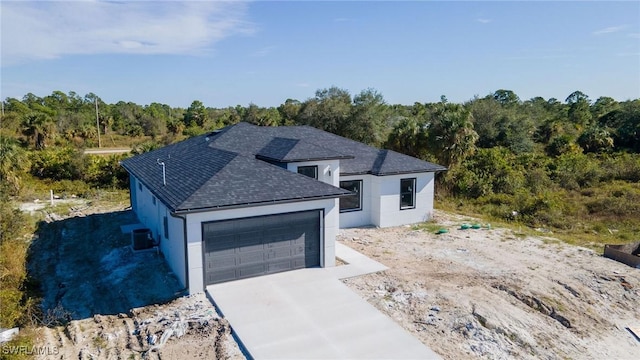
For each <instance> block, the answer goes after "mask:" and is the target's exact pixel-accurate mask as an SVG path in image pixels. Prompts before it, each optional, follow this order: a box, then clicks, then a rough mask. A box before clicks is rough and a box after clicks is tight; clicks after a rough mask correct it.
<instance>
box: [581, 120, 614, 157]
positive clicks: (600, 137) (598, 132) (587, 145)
mask: <svg viewBox="0 0 640 360" xmlns="http://www.w3.org/2000/svg"><path fill="white" fill-rule="evenodd" d="M578 145H580V146H581V147H582V149H584V151H585V152H606V151H610V150H612V149H613V138H612V137H611V134H610V133H609V131H607V130H606V129H603V128H601V127H598V126H592V127H590V128H588V129H587V130H585V131H584V132H583V133H582V135H580V137H579V138H578Z"/></svg>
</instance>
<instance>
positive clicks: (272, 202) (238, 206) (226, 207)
mask: <svg viewBox="0 0 640 360" xmlns="http://www.w3.org/2000/svg"><path fill="white" fill-rule="evenodd" d="M350 195H352V194H351V193H349V194H340V195H324V196H311V197H306V198H304V197H302V198H292V199H286V200H269V201H260V202H253V203H245V204H234V205H220V206H213V207H207V208H195V209H182V210H174V211H173V212H174V213H175V214H193V213H201V212H208V211H217V210H230V209H241V208H248V207H255V206H265V205H276V204H288V203H294V202H302V201H312V200H324V199H335V198H342V197H346V196H350Z"/></svg>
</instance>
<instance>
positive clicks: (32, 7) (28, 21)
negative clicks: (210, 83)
mask: <svg viewBox="0 0 640 360" xmlns="http://www.w3.org/2000/svg"><path fill="white" fill-rule="evenodd" d="M0 9H1V14H2V19H1V20H2V65H3V66H7V65H13V64H17V63H22V62H26V61H29V60H37V59H55V58H59V57H62V56H64V55H74V54H76V55H77V54H205V53H207V52H209V51H211V50H212V46H213V45H214V44H215V43H216V42H217V41H220V40H222V39H224V38H226V37H229V36H231V35H234V34H238V33H251V32H253V29H252V25H251V24H250V23H248V22H246V21H245V20H244V17H245V13H246V11H247V4H246V3H243V2H218V1H211V2H209V1H185V2H182V1H175V2H174V1H171V2H169V1H133V2H103V1H69V2H58V1H56V2H53V1H46V2H44V1H29V2H14V1H2V2H1V3H0Z"/></svg>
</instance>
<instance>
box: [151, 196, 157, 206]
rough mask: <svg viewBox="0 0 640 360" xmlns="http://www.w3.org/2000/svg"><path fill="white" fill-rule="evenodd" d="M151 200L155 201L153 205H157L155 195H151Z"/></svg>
mask: <svg viewBox="0 0 640 360" xmlns="http://www.w3.org/2000/svg"><path fill="white" fill-rule="evenodd" d="M151 202H152V203H153V205H155V204H156V197H155V196H152V197H151Z"/></svg>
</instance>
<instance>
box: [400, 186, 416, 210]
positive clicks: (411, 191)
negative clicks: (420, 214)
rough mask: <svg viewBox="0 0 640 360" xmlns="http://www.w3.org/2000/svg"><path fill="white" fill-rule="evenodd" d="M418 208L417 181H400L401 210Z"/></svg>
mask: <svg viewBox="0 0 640 360" xmlns="http://www.w3.org/2000/svg"><path fill="white" fill-rule="evenodd" d="M415 208H416V179H415V178H413V179H401V180H400V210H404V209H415Z"/></svg>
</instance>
